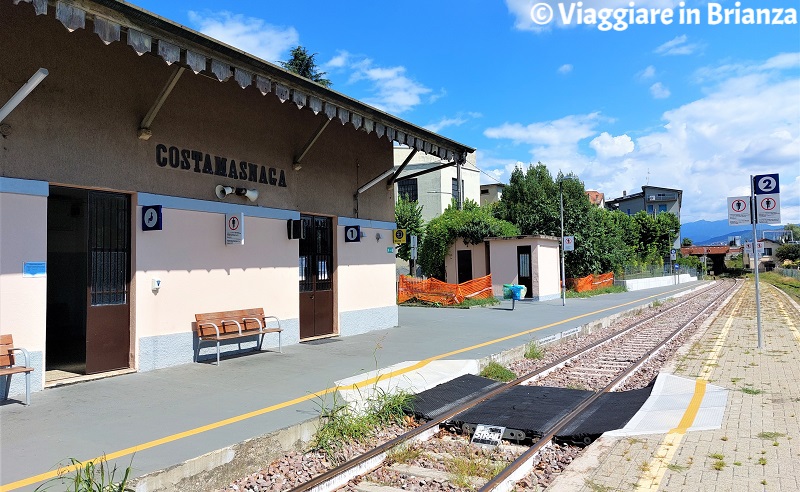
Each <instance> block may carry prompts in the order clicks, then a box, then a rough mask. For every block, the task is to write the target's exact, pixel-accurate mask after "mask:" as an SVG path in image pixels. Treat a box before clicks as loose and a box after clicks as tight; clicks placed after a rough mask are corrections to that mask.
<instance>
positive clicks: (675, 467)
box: [667, 463, 686, 473]
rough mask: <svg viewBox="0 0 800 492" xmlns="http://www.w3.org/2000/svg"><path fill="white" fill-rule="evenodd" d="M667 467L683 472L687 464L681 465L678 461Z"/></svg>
mask: <svg viewBox="0 0 800 492" xmlns="http://www.w3.org/2000/svg"><path fill="white" fill-rule="evenodd" d="M667 469H668V470H670V471H674V472H677V473H681V472H684V471H686V467H685V466H681V465H679V464H677V463H670V464H669V465H667Z"/></svg>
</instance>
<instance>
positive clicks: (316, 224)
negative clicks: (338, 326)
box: [299, 215, 334, 339]
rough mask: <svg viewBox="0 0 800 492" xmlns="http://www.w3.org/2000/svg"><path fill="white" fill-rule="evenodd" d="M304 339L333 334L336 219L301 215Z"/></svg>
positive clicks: (301, 281) (301, 334)
mask: <svg viewBox="0 0 800 492" xmlns="http://www.w3.org/2000/svg"><path fill="white" fill-rule="evenodd" d="M300 220H301V221H302V227H303V231H304V234H303V235H302V236H301V239H300V260H299V270H300V338H301V339H305V338H313V337H319V336H324V335H331V334H333V270H334V264H333V261H334V257H333V220H332V219H331V218H330V217H317V216H312V215H301V216H300Z"/></svg>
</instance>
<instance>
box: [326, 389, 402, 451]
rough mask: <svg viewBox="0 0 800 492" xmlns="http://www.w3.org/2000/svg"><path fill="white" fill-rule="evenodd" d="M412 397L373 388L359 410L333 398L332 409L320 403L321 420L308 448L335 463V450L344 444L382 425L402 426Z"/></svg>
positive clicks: (363, 438) (358, 439)
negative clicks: (322, 454)
mask: <svg viewBox="0 0 800 492" xmlns="http://www.w3.org/2000/svg"><path fill="white" fill-rule="evenodd" d="M334 398H336V397H334ZM412 399H413V395H412V394H410V393H407V392H404V391H397V392H391V393H390V392H386V391H384V390H382V389H380V388H375V393H374V394H373V395H372V396H370V397H369V398H367V399H366V401H365V402H364V403H363V409H361V410H360V411H358V410H356V409H354V408H353V406H352V405H350V404H349V403H347V402H344V403H342V402H340V401H339V400H338V399H335V400H334V402H333V403H334V404H333V406H332V407H331V408H326V407H325V406H324V405H323V407H322V411H321V412H320V420H321V421H322V423H321V425H320V427H319V429H317V432H316V434H314V438H313V439H312V440H311V447H312V448H313V449H315V450H318V451H321V452H323V453H325V455H326V456H327V457H328V459H329V460H330V461H331V462H333V463H334V464H338V459H337V457H336V453H337V451H339V450H340V449H341V448H342V447H343V446H344V445H345V444H346V443H348V442H352V441H356V442H362V441H364V440H366V439H368V438H370V437H371V436H373V435H374V433H375V431H376V430H377V429H379V428H381V427H385V426H388V425H391V424H398V425H403V423H404V422H405V420H404V419H405V411H406V410H407V409H409V408H410V406H411V401H412Z"/></svg>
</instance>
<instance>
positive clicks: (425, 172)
mask: <svg viewBox="0 0 800 492" xmlns="http://www.w3.org/2000/svg"><path fill="white" fill-rule="evenodd" d="M455 165H456V161H451V162H447V163H445V164H442V165H439V166H436V167H432V168H430V169H425V170H424V171H417V172H415V173H412V174H409V175H407V176H403V179H411V178H416V177H417V176H422V175H423V174H428V173H432V172H434V171H438V170H440V169H444V168H446V167H451V166H455Z"/></svg>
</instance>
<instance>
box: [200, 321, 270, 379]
mask: <svg viewBox="0 0 800 492" xmlns="http://www.w3.org/2000/svg"><path fill="white" fill-rule="evenodd" d="M194 318H195V321H197V323H196V324H195V331H196V332H197V337H198V339H199V340H200V341H206V342H216V344H217V365H219V342H221V341H223V340H234V339H236V338H243V337H250V336H254V335H256V336H258V346H257V347H256V350H261V344H262V343H263V342H264V334H266V333H277V334H278V352H281V353H282V352H283V350H282V349H281V332H282V331H283V329H282V328H281V322H280V320H279V319H278V318H277V317H275V316H266V315H264V310H263V309H262V308H253V309H240V310H238V311H220V312H217V313H201V314H195V315H194ZM268 319H273V320H275V322H276V323H277V324H278V326H277V327H267V320H268ZM199 352H200V347H199V345H198V354H199Z"/></svg>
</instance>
